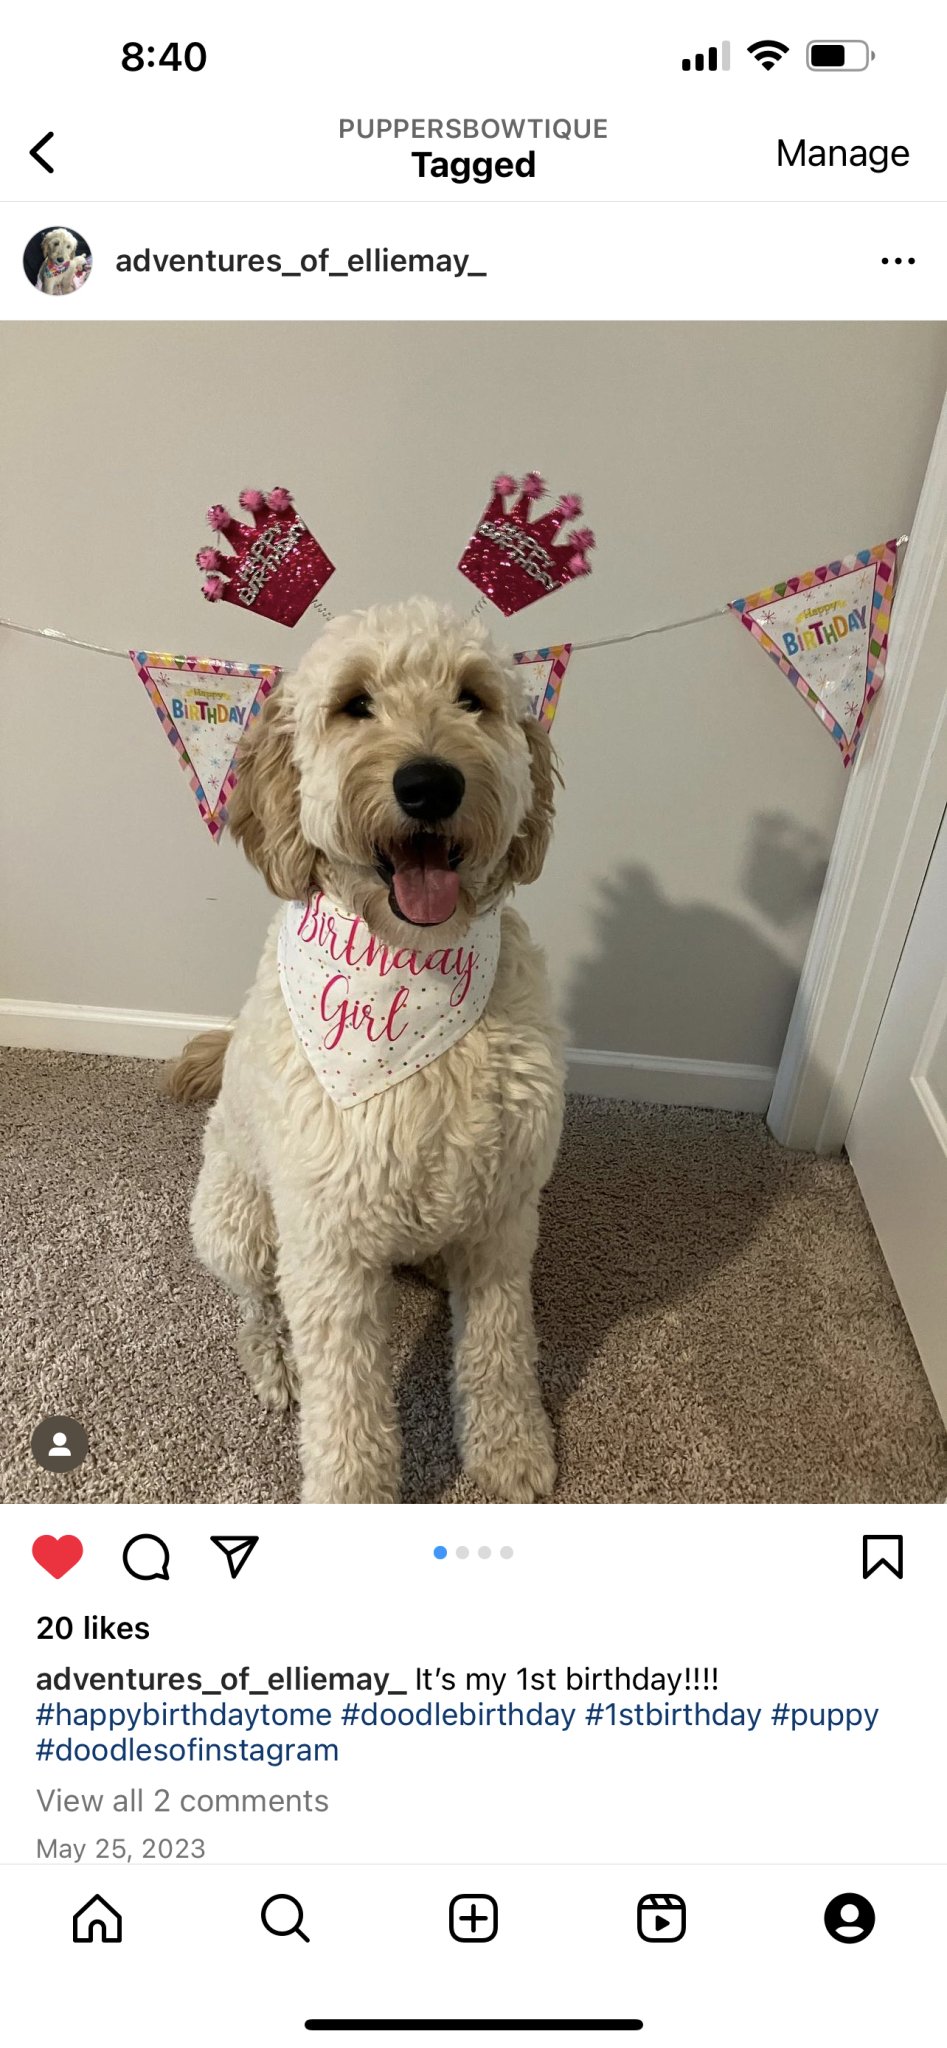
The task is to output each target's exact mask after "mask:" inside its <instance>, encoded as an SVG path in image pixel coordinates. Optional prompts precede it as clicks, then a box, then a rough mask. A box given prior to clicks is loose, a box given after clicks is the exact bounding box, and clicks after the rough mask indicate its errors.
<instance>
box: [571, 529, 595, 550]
mask: <svg viewBox="0 0 947 2048" xmlns="http://www.w3.org/2000/svg"><path fill="white" fill-rule="evenodd" d="M570 540H571V542H572V546H573V547H574V548H582V549H585V548H594V546H595V535H594V533H593V532H592V528H591V527H590V526H577V527H576V530H575V532H574V533H573V534H571V535H570Z"/></svg>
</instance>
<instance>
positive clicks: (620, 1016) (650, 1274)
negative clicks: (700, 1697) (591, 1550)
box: [399, 815, 825, 1501]
mask: <svg viewBox="0 0 947 2048" xmlns="http://www.w3.org/2000/svg"><path fill="white" fill-rule="evenodd" d="M824 868H825V848H824V845H822V844H821V843H818V844H817V843H816V839H815V836H814V835H808V834H807V835H805V840H804V843H803V842H802V841H801V840H800V837H799V834H798V831H797V830H796V828H795V825H794V821H792V820H791V819H788V818H784V817H782V816H774V815H767V816H766V817H761V818H759V819H758V820H757V821H756V822H755V825H754V828H753V833H752V835H751V842H750V843H749V844H748V849H747V854H746V858H745V862H744V868H743V872H742V877H741V886H742V889H743V893H744V894H745V896H746V897H747V898H748V900H749V902H750V903H751V904H752V905H753V909H754V910H755V912H756V920H755V925H754V924H750V923H748V922H746V921H745V920H744V919H742V918H740V917H738V916H731V915H728V914H727V913H726V912H724V911H722V910H720V909H719V908H717V907H714V906H708V905H703V904H700V903H694V902H691V903H684V904H677V903H673V902H672V901H670V900H669V898H667V897H666V896H665V895H664V894H663V893H662V891H661V890H660V889H659V887H658V886H657V884H656V883H655V881H654V879H653V877H652V876H651V875H650V874H649V872H648V871H647V870H646V869H645V868H642V867H638V866H635V867H629V868H627V869H625V870H624V871H623V872H621V873H619V874H618V875H616V876H615V877H613V878H611V879H609V880H608V881H606V882H605V883H604V884H603V885H602V889H601V896H600V902H599V907H598V911H597V914H596V916H595V918H594V920H593V938H592V944H591V946H590V949H589V952H588V955H587V957H586V958H584V959H583V960H582V961H581V962H580V963H579V965H578V967H577V969H576V972H575V975H574V977H573V980H572V984H571V987H570V989H569V991H568V995H567V999H566V1003H565V1018H564V1021H565V1024H566V1034H567V1040H568V1043H569V1044H570V1046H577V1047H581V1048H583V1049H585V1050H587V1051H599V1052H601V1051H605V1052H607V1051H608V1050H609V1049H613V1050H620V1051H627V1050H629V1049H634V1051H635V1052H638V1053H650V1054H652V1055H659V1056H664V1057H673V1058H677V1059H683V1060H687V1059H704V1060H708V1059H709V1060H729V1061H734V1060H736V1061H737V1062H738V1063H739V1062H740V1061H741V1060H742V1062H743V1063H745V1064H748V1065H770V1066H773V1067H775V1065H776V1062H777V1059H778V1056H779V1050H780V1047H781V1044H782V1040H783V1038H784V1036H785V1030H786V1025H787V1023H788V1019H789V1014H790V1010H791V1008H792V1003H793V998H794V994H795V987H796V980H797V974H796V970H795V968H794V967H793V966H792V964H791V963H790V962H789V961H787V959H786V958H785V957H784V956H783V954H782V953H781V951H780V950H779V948H778V946H777V945H773V944H770V943H769V942H768V940H767V938H766V936H765V935H764V934H763V933H761V931H760V930H759V924H760V922H761V920H762V921H765V923H766V924H768V925H769V926H770V927H772V928H773V929H774V931H775V932H776V933H777V934H778V933H779V932H780V931H781V930H782V931H784V930H785V928H786V927H788V926H790V925H792V924H794V923H795V922H796V920H797V919H800V918H802V917H803V916H805V917H807V918H809V917H811V915H812V912H813V910H814V907H815V902H816V901H817V899H818V892H819V888H820V886H821V882H822V879H823V876H824ZM741 1046H742V1048H743V1049H742V1052H741V1051H740V1050H739V1048H740V1047H741ZM734 1047H737V1048H738V1050H737V1051H736V1052H735V1051H734ZM742 1122H743V1120H742V1119H741V1124H742ZM747 1123H751V1124H752V1126H753V1129H752V1132H749V1131H747V1129H746V1125H743V1135H742V1136H741V1137H740V1138H739V1139H737V1138H736V1136H735V1135H734V1141H733V1143H732V1144H731V1145H729V1146H728V1142H727V1138H728V1136H729V1133H730V1131H733V1133H734V1134H736V1132H737V1131H739V1129H740V1126H739V1125H732V1126H730V1125H728V1126H727V1127H726V1131H725V1134H724V1136H723V1138H722V1134H721V1121H720V1117H719V1115H717V1114H716V1113H714V1112H710V1111H706V1110H690V1109H685V1110H681V1109H676V1108H671V1109H665V1108H663V1107H661V1106H656V1105H653V1104H646V1103H638V1102H627V1101H618V1100H614V1101H609V1100H605V1099H601V1098H600V1099H592V1098H590V1097H588V1096H586V1097H582V1098H580V1099H576V1098H575V1097H572V1098H570V1100H569V1102H568V1104H567V1113H566V1124H565V1130H564V1134H563V1142H562V1146H561V1149H560V1154H559V1159H558V1162H557V1165H556V1169H555V1172H554V1175H553V1178H552V1181H551V1182H550V1185H549V1187H548V1188H547V1190H546V1192H545V1194H544V1196H543V1203H542V1214H541V1230H540V1245H539V1251H538V1254H537V1259H536V1266H535V1272H534V1299H535V1305H536V1319H537V1327H538V1331H539V1340H540V1359H541V1375H542V1381H543V1391H544V1395H545V1399H546V1402H547V1406H548V1407H549V1409H550V1411H551V1413H552V1415H553V1417H554V1419H555V1420H556V1422H557V1423H558V1424H559V1425H560V1427H561V1424H562V1420H563V1417H564V1416H565V1415H566V1414H567V1411H568V1408H569V1404H570V1401H571V1400H572V1398H573V1396H574V1395H575V1394H576V1393H577V1391H578V1390H579V1389H580V1388H581V1386H582V1383H583V1381H584V1380H585V1378H586V1376H587V1374H588V1372H589V1369H590V1367H591V1366H592V1365H593V1364H594V1362H595V1361H596V1359H597V1358H598V1356H599V1353H600V1351H601V1349H602V1346H603V1341H604V1340H605V1339H606V1338H607V1336H608V1333H609V1332H610V1331H617V1332H618V1333H619V1334H618V1337H617V1339H616V1341H613V1342H612V1344H611V1345H610V1347H609V1362H610V1370H611V1368H612V1366H613V1365H614V1361H615V1358H616V1356H617V1358H618V1361H619V1366H618V1370H619V1371H620V1373H621V1374H622V1375H624V1374H625V1373H627V1400H621V1399H620V1400H619V1402H618V1417H619V1421H620V1423H622V1422H626V1423H627V1428H628V1431H629V1433H630V1434H632V1435H633V1433H634V1431H635V1430H636V1429H637V1428H638V1427H639V1426H640V1419H641V1418H640V1414H639V1408H640V1400H641V1395H640V1390H639V1388H638V1387H637V1385H636V1380H635V1368H636V1362H637V1355H638V1349H639V1346H638V1343H637V1340H636V1331H637V1330H638V1329H639V1327H641V1326H643V1325H644V1324H645V1323H648V1324H649V1326H652V1327H653V1324H654V1320H655V1317H656V1316H657V1315H659V1314H660V1313H661V1312H662V1311H665V1312H666V1311H668V1310H672V1311H673V1308H674V1304H675V1303H676V1302H682V1301H684V1300H685V1299H686V1298H688V1297H690V1296H691V1295H693V1294H694V1292H695V1290H699V1289H700V1288H701V1287H702V1285H703V1284H704V1283H705V1282H706V1280H707V1279H708V1277H709V1276H710V1275H711V1274H713V1273H714V1272H715V1271H717V1270H719V1269H722V1268H725V1267H727V1266H728V1265H730V1264H733V1263H734V1262H736V1261H737V1260H738V1259H739V1258H740V1256H741V1254H742V1253H743V1251H744V1250H745V1248H746V1246H747V1244H748V1242H749V1241H751V1240H752V1239H753V1238H754V1237H755V1236H756V1234H757V1233H758V1231H759V1229H760V1226H761V1224H762V1222H763V1221H764V1219H765V1218H766V1216H767V1215H768V1214H769V1212H770V1210H771V1209H772V1208H773V1206H774V1204H776V1203H777V1202H779V1201H780V1200H781V1199H782V1197H783V1196H784V1193H785V1186H786V1162H787V1158H788V1156H789V1155H786V1154H785V1153H783V1152H781V1150H780V1148H779V1147H778V1146H776V1144H775V1142H774V1141H773V1140H771V1139H770V1138H769V1137H768V1134H767V1133H766V1132H765V1129H763V1127H762V1119H761V1118H760V1117H759V1116H757V1115H754V1116H753V1117H751V1118H749V1119H747ZM399 1287H400V1288H401V1290H402V1291H401V1296H400V1307H401V1310H402V1316H403V1318H404V1319H405V1320H403V1321H402V1327H404V1328H406V1329H407V1331H408V1332H409V1336H408V1342H407V1346H406V1350H407V1355H405V1354H404V1353H403V1354H402V1357H403V1363H402V1368H401V1372H400V1376H399V1405H400V1411H401V1421H402V1427H403V1431H404V1457H405V1466H404V1495H403V1497H404V1498H405V1499H406V1500H409V1501H421V1500H432V1499H440V1498H444V1497H449V1496H450V1495H451V1494H452V1493H453V1492H454V1490H455V1489H456V1487H457V1484H458V1464H457V1458H456V1453H455V1451H454V1448H453V1444H452V1435H451V1415H450V1389H449V1371H448V1362H449V1357H450V1321H449V1312H448V1306H447V1302H446V1298H445V1297H444V1296H442V1295H439V1294H438V1293H437V1292H436V1291H435V1290H434V1289H432V1288H431V1287H430V1286H429V1285H428V1284H427V1283H426V1282H424V1281H423V1280H421V1279H420V1278H417V1277H415V1276H411V1277H410V1278H407V1279H401V1280H399ZM740 1325H741V1307H740V1287H739V1282H738V1280H735V1282H734V1290H733V1309H732V1333H733V1347H734V1353H733V1355H734V1359H735V1360H736V1359H739V1357H740ZM666 1327H667V1330H669V1331H670V1332H672V1333H673V1330H674V1327H675V1317H674V1315H673V1313H672V1314H671V1315H670V1316H666ZM717 1341H718V1342H719V1339H718V1340H717ZM666 1360H667V1369H668V1370H669V1371H673V1368H674V1351H673V1334H672V1336H671V1339H670V1342H669V1343H668V1345H667V1348H666ZM610 1400H611V1403H612V1414H613V1415H614V1414H615V1413H616V1409H615V1390H614V1385H612V1387H611V1389H610ZM708 1420H710V1421H711V1423H712V1424H715V1423H716V1420H717V1419H716V1418H712V1417H711V1418H708ZM719 1426H720V1428H721V1429H722V1430H724V1431H725V1430H726V1429H727V1427H728V1418H727V1417H725V1416H722V1415H721V1417H720V1418H719ZM669 1449H670V1447H669ZM561 1451H562V1453H563V1458H562V1463H563V1471H562V1477H563V1479H564V1480H566V1479H567V1478H568V1474H567V1470H566V1466H567V1461H568V1457H569V1450H568V1444H565V1445H562V1444H561ZM618 1451H619V1457H620V1456H621V1446H618ZM671 1455H672V1462H674V1459H673V1452H672V1454H671ZM584 1476H585V1478H586V1480H587V1482H588V1487H589V1491H588V1492H586V1493H585V1495H584V1497H585V1498H589V1497H591V1498H595V1497H596V1492H595V1477H596V1476H595V1474H594V1473H591V1472H590V1473H587V1474H585V1475H584ZM460 1485H461V1489H462V1490H464V1487H465V1483H464V1482H463V1481H461V1482H460ZM568 1490H569V1491H570V1493H571V1494H572V1497H574V1498H575V1497H578V1498H582V1497H583V1494H582V1493H581V1492H579V1493H577V1494H576V1493H574V1492H573V1491H572V1488H571V1486H570V1487H569V1489H568ZM619 1497H621V1496H619ZM624 1497H626V1498H628V1497H634V1494H633V1493H632V1492H628V1493H626V1494H625V1496H624Z"/></svg>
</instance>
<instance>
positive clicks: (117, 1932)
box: [72, 1892, 122, 1941]
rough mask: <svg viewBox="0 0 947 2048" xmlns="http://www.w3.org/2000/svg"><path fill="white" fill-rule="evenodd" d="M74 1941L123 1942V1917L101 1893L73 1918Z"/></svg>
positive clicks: (87, 1902)
mask: <svg viewBox="0 0 947 2048" xmlns="http://www.w3.org/2000/svg"><path fill="white" fill-rule="evenodd" d="M72 1938H73V1941H121V1938H122V1916H121V1913H116V1911H115V1907H114V1906H110V1905H109V1902H108V1900H107V1899H103V1897H102V1894H101V1892H96V1894H95V1897H94V1898H92V1899H87V1900H86V1903H85V1905H84V1906H80V1907H79V1911H78V1913H74V1914H73V1916H72Z"/></svg>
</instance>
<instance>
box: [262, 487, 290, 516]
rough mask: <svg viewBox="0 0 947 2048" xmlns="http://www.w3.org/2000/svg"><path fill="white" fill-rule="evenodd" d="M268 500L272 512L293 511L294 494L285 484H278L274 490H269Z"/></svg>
mask: <svg viewBox="0 0 947 2048" xmlns="http://www.w3.org/2000/svg"><path fill="white" fill-rule="evenodd" d="M266 502H267V504H268V506H269V508H270V511H271V512H291V511H292V509H293V500H292V496H291V494H290V492H289V491H288V490H287V489H286V488H285V485H283V484H277V485H276V486H275V488H274V489H273V490H272V491H267V494H266Z"/></svg>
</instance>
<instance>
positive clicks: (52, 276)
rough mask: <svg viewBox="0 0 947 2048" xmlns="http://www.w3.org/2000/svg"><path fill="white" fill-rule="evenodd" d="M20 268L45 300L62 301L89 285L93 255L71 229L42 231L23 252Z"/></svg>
mask: <svg viewBox="0 0 947 2048" xmlns="http://www.w3.org/2000/svg"><path fill="white" fill-rule="evenodd" d="M23 268H24V270H25V271H26V275H27V278H28V279H29V282H30V284H31V285H33V286H35V288H36V290H37V291H38V292H43V293H44V294H45V295H46V297H47V298H53V299H65V298H68V297H69V296H70V294H71V293H72V292H77V291H78V290H79V289H80V286H82V285H84V284H86V283H87V282H88V279H89V277H90V276H91V273H92V251H91V249H90V248H89V244H88V242H87V241H86V239H85V236H84V235H77V234H76V232H75V229H74V228H67V227H60V226H57V225H56V224H55V223H54V224H53V226H52V227H48V228H42V229H41V230H40V232H39V234H36V235H33V237H32V239H31V240H30V241H29V242H27V245H26V248H25V249H24V251H23Z"/></svg>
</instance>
